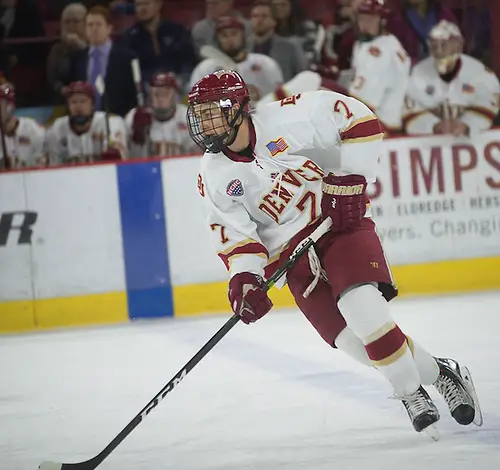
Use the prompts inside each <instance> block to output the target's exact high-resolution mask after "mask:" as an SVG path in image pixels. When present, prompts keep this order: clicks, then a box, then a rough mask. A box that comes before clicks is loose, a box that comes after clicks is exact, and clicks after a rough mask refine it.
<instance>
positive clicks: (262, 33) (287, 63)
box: [250, 0, 307, 82]
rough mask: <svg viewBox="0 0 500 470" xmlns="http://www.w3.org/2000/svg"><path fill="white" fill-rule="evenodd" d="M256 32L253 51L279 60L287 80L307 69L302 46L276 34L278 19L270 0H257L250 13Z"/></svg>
mask: <svg viewBox="0 0 500 470" xmlns="http://www.w3.org/2000/svg"><path fill="white" fill-rule="evenodd" d="M250 22H251V25H252V32H253V34H254V37H255V39H254V46H253V52H257V53H259V54H265V55H267V56H269V57H271V58H273V59H274V60H275V61H276V62H278V64H279V66H280V67H281V71H282V72H283V79H284V80H285V82H288V81H289V80H291V79H292V78H293V77H294V76H295V75H297V74H298V73H299V72H302V70H305V69H306V66H307V61H306V58H305V55H304V52H303V50H302V48H300V47H299V46H298V45H297V44H295V43H292V42H290V41H288V40H287V39H285V38H282V37H281V36H278V35H277V34H275V30H276V19H275V15H274V9H273V6H272V4H271V3H270V1H269V0H257V1H256V2H255V4H254V6H253V7H252V10H251V13H250Z"/></svg>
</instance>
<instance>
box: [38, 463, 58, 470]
mask: <svg viewBox="0 0 500 470" xmlns="http://www.w3.org/2000/svg"><path fill="white" fill-rule="evenodd" d="M62 467H63V466H62V463H56V462H42V463H41V464H40V465H39V466H38V470H62Z"/></svg>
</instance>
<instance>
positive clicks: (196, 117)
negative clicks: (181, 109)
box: [187, 98, 246, 153]
mask: <svg viewBox="0 0 500 470" xmlns="http://www.w3.org/2000/svg"><path fill="white" fill-rule="evenodd" d="M235 104H238V101H233V100H231V99H229V98H228V99H221V100H219V101H205V102H201V103H194V104H190V105H189V106H188V109H187V122H188V129H189V135H190V136H191V139H193V141H194V142H195V143H197V144H198V145H199V146H200V147H201V148H202V149H204V150H207V151H210V152H213V153H217V152H220V151H221V150H222V149H223V148H224V147H225V146H228V145H231V144H232V143H233V142H234V139H235V138H236V134H237V132H238V128H239V125H240V124H241V117H243V116H244V115H245V114H246V113H245V112H244V111H243V108H244V106H240V107H239V108H238V109H236V110H235V109H234V108H233V106H234V105H235Z"/></svg>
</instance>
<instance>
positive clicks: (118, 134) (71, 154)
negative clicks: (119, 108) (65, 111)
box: [46, 111, 128, 165]
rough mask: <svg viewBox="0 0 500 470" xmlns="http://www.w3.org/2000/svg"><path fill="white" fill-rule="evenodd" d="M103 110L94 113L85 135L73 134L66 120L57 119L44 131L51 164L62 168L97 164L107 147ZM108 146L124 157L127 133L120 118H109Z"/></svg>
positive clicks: (112, 116) (67, 118)
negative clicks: (74, 164)
mask: <svg viewBox="0 0 500 470" xmlns="http://www.w3.org/2000/svg"><path fill="white" fill-rule="evenodd" d="M105 116H106V115H105V113H104V112H103V111H96V112H95V113H94V116H93V118H92V123H91V125H90V129H89V131H88V132H85V133H84V134H76V133H75V132H74V131H73V129H72V128H71V126H70V124H69V117H68V116H63V117H60V118H57V119H56V120H55V121H54V124H53V125H52V127H50V129H49V130H48V131H47V146H46V147H47V151H48V153H49V159H50V163H51V164H53V165H62V164H65V165H66V164H70V163H91V162H94V161H99V159H100V156H101V154H102V152H104V151H105V150H106V148H107V147H108V142H107V139H106V136H107V133H106V118H105ZM109 137H110V142H109V145H111V146H113V147H116V148H117V149H118V150H120V152H121V154H122V158H126V156H127V154H128V152H127V133H126V129H125V122H124V121H123V119H122V118H121V117H120V116H115V115H110V116H109Z"/></svg>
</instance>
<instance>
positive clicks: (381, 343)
mask: <svg viewBox="0 0 500 470" xmlns="http://www.w3.org/2000/svg"><path fill="white" fill-rule="evenodd" d="M405 342H406V336H405V334H404V333H403V332H402V331H401V330H400V329H399V327H398V326H397V325H396V326H395V327H394V328H393V329H392V330H391V331H388V332H387V333H386V334H385V335H384V336H381V337H380V338H379V339H376V340H375V341H373V342H372V343H370V344H367V345H366V346H365V349H366V352H367V354H368V357H369V358H370V359H371V360H372V361H375V362H379V361H383V360H384V359H387V358H388V357H390V356H392V355H393V354H394V353H395V352H397V351H398V350H399V349H400V348H401V346H403V345H404V344H405Z"/></svg>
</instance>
